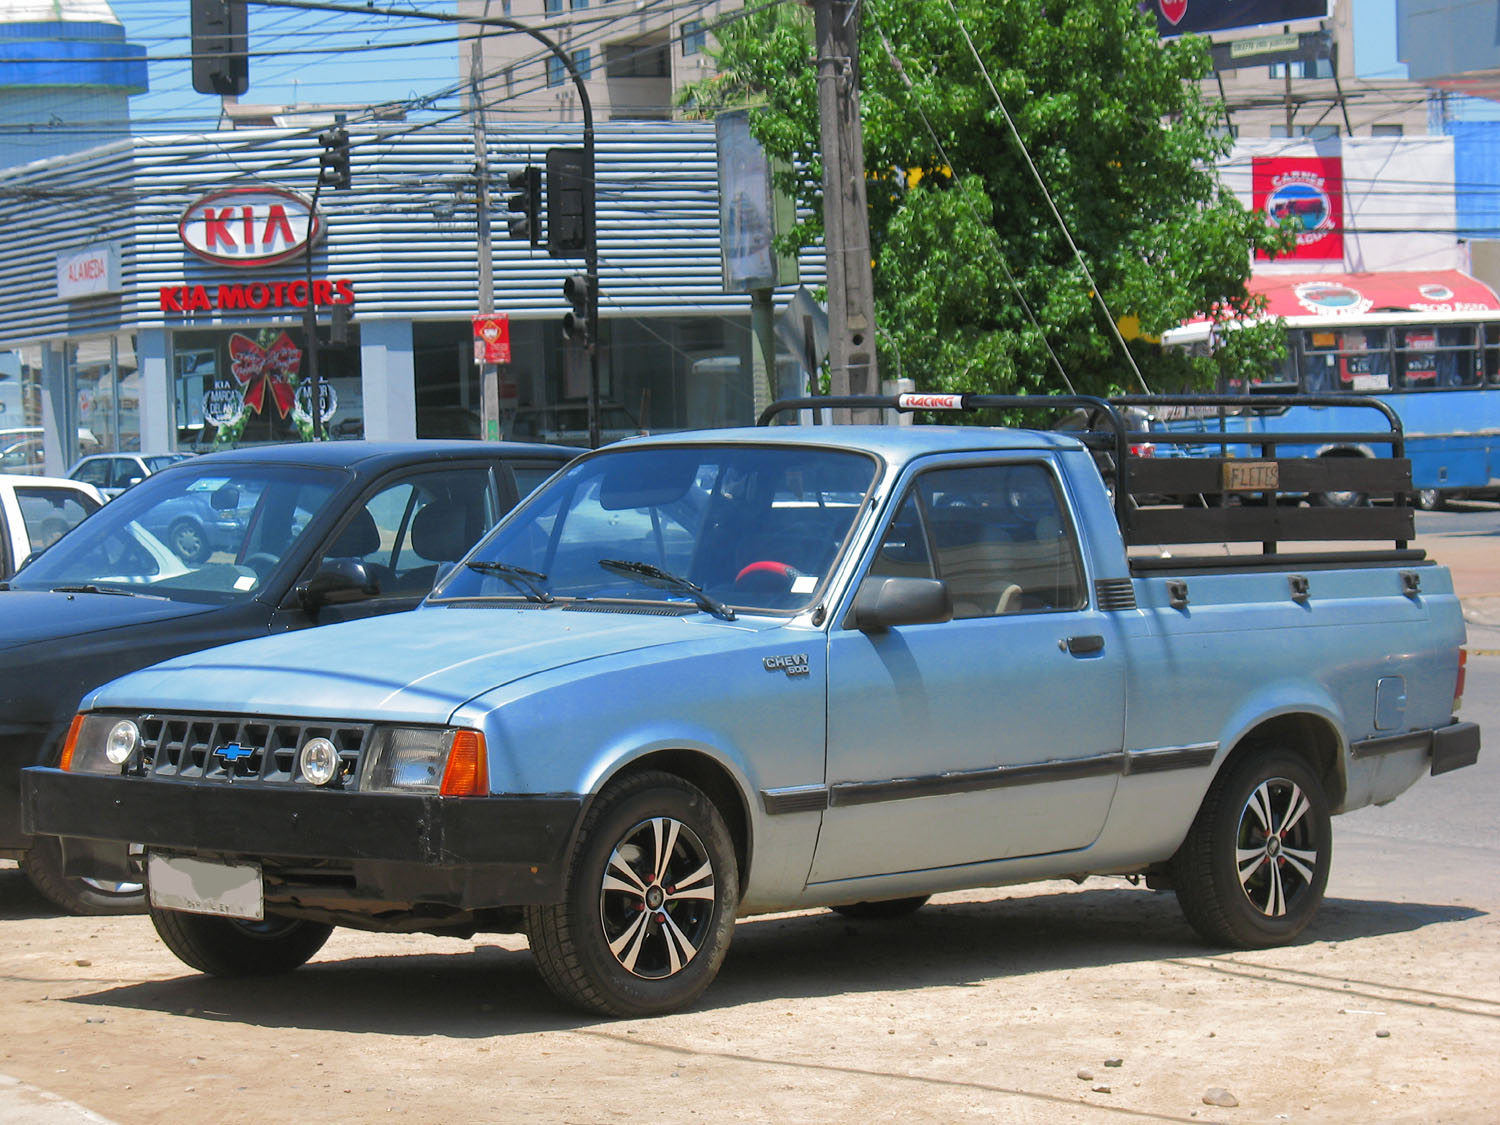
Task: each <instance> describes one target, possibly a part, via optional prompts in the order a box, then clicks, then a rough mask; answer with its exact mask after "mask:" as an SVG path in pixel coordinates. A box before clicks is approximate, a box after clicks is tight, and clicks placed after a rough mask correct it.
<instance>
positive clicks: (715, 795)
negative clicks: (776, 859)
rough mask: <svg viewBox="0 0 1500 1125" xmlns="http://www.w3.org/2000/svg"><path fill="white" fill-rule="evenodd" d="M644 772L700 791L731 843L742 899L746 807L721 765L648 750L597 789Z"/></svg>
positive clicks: (695, 755) (693, 753)
mask: <svg viewBox="0 0 1500 1125" xmlns="http://www.w3.org/2000/svg"><path fill="white" fill-rule="evenodd" d="M646 771H659V772H661V773H669V774H672V775H673V776H675V777H680V778H681V779H682V780H683V781H686V782H688V783H689V784H691V785H694V786H696V787H697V788H699V789H701V790H702V791H703V793H704V795H706V796H707V797H708V799H709V800H710V801H712V802H713V803H714V807H715V808H717V809H718V810H719V815H720V816H722V817H723V818H724V823H725V825H726V826H727V827H728V829H729V835H730V838H731V839H732V840H733V841H734V855H735V862H736V863H737V864H738V866H739V882H740V886H739V890H740V894H741V896H743V895H744V893H745V888H746V886H747V885H748V883H749V877H750V875H749V872H750V844H751V820H750V804H749V802H748V801H747V800H746V799H745V794H744V791H743V789H742V788H741V786H740V784H739V782H738V781H737V780H736V779H735V777H734V775H733V774H732V773H731V772H730V771H729V769H728V768H726V767H725V766H724V764H723V763H722V762H720V761H718V760H717V759H715V758H713V757H712V756H710V755H708V754H704V753H702V752H701V751H698V750H688V749H682V748H666V749H660V750H652V751H650V752H649V753H646V754H643V755H641V756H640V757H638V758H632V759H631V760H630V761H628V762H625V763H622V764H621V765H620V766H619V768H617V769H615V770H614V771H613V772H611V773H610V774H608V775H607V776H605V777H603V778H601V779H600V784H599V789H601V790H602V789H603V788H604V786H606V785H610V784H613V783H614V782H616V781H619V780H620V779H622V778H625V777H630V776H631V775H633V774H637V773H643V772H646ZM597 791H598V790H596V792H597Z"/></svg>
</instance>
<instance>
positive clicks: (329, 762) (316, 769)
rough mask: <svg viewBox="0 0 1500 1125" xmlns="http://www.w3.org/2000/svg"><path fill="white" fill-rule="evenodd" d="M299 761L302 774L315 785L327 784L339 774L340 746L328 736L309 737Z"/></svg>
mask: <svg viewBox="0 0 1500 1125" xmlns="http://www.w3.org/2000/svg"><path fill="white" fill-rule="evenodd" d="M298 761H299V763H300V764H301V767H302V776H303V777H305V778H307V780H308V781H310V782H312V783H313V784H314V785H327V784H328V783H329V782H330V781H332V780H333V779H334V778H336V777H338V775H339V751H338V747H337V746H335V745H334V744H333V743H331V742H329V741H328V739H326V738H309V739H308V740H307V744H306V745H305V746H303V747H302V753H301V755H300V756H299V758H298Z"/></svg>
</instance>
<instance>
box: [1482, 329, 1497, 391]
mask: <svg viewBox="0 0 1500 1125" xmlns="http://www.w3.org/2000/svg"><path fill="white" fill-rule="evenodd" d="M1484 380H1485V382H1487V383H1500V324H1486V325H1485V326H1484Z"/></svg>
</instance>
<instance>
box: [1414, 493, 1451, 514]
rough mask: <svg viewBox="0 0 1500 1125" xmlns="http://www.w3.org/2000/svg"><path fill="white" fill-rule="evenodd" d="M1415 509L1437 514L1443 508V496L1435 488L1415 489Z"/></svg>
mask: <svg viewBox="0 0 1500 1125" xmlns="http://www.w3.org/2000/svg"><path fill="white" fill-rule="evenodd" d="M1417 507H1419V508H1421V509H1422V511H1424V512H1439V511H1442V509H1443V508H1444V507H1445V502H1444V500H1443V494H1442V493H1441V492H1439V491H1438V490H1437V489H1435V488H1419V489H1417Z"/></svg>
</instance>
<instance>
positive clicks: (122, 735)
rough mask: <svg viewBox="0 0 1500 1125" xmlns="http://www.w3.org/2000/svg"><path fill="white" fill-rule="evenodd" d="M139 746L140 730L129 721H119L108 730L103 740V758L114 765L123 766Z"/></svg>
mask: <svg viewBox="0 0 1500 1125" xmlns="http://www.w3.org/2000/svg"><path fill="white" fill-rule="evenodd" d="M140 744H141V732H140V728H139V727H137V726H136V725H135V724H134V723H132V722H131V721H130V720H129V719H121V720H120V721H119V722H118V723H116V724H115V725H114V726H113V727H111V728H110V731H109V737H108V738H107V739H105V740H104V756H105V757H106V758H108V759H109V760H110V761H111V762H113V763H114V764H115V765H117V766H123V765H124V764H125V763H126V762H128V761H130V756H131V755H132V754H134V753H135V748H136V747H137V746H139V745H140Z"/></svg>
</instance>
